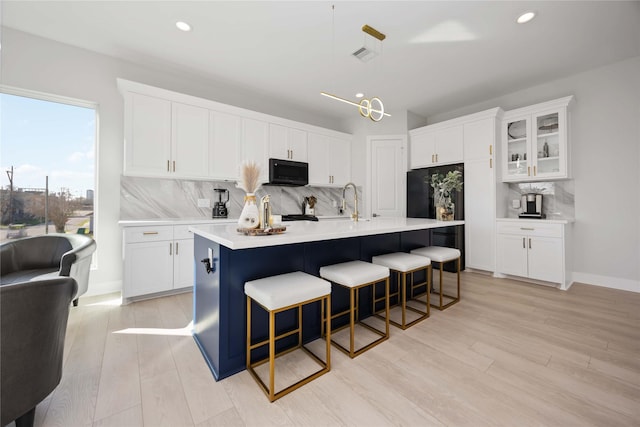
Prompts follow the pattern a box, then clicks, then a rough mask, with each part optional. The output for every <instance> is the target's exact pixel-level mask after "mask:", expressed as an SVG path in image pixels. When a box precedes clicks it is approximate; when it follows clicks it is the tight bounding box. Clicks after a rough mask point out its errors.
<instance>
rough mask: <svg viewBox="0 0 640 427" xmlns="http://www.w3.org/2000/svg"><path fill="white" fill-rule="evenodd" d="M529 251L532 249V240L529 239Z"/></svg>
mask: <svg viewBox="0 0 640 427" xmlns="http://www.w3.org/2000/svg"><path fill="white" fill-rule="evenodd" d="M529 249H531V239H529Z"/></svg>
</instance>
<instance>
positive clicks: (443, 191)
mask: <svg viewBox="0 0 640 427" xmlns="http://www.w3.org/2000/svg"><path fill="white" fill-rule="evenodd" d="M430 184H431V187H433V190H434V191H433V201H434V205H435V207H436V219H437V220H439V221H453V219H454V213H455V204H454V203H453V196H454V195H455V193H456V192H457V191H460V190H462V173H461V172H460V171H458V170H456V171H449V172H447V174H446V175H443V174H439V173H434V174H433V175H431V181H430Z"/></svg>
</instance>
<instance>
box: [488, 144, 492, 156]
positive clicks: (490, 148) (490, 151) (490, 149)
mask: <svg viewBox="0 0 640 427" xmlns="http://www.w3.org/2000/svg"><path fill="white" fill-rule="evenodd" d="M489 154H493V145H492V144H489Z"/></svg>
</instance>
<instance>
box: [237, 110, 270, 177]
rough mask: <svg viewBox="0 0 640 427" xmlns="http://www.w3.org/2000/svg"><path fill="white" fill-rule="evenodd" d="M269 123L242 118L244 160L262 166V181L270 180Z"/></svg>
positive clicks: (242, 158)
mask: <svg viewBox="0 0 640 427" xmlns="http://www.w3.org/2000/svg"><path fill="white" fill-rule="evenodd" d="M268 148H269V123H267V122H263V121H261V120H255V119H249V118H244V117H243V118H242V151H241V152H242V157H241V160H242V162H247V161H253V162H255V163H257V164H258V166H260V180H259V181H260V182H267V181H268V180H269V155H268Z"/></svg>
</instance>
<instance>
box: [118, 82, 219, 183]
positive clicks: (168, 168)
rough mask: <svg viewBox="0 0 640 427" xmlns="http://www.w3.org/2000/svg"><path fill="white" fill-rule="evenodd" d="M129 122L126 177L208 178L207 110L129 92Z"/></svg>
mask: <svg viewBox="0 0 640 427" xmlns="http://www.w3.org/2000/svg"><path fill="white" fill-rule="evenodd" d="M125 118H127V120H125V162H124V173H125V174H126V175H133V176H159V177H176V178H178V177H180V178H204V177H206V176H207V174H208V167H207V154H208V132H209V116H208V111H207V110H206V109H204V108H200V107H194V106H191V105H186V104H181V103H177V102H171V101H167V100H165V99H160V98H156V97H153V96H147V95H143V94H139V93H134V92H129V93H127V94H126V96H125Z"/></svg>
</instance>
